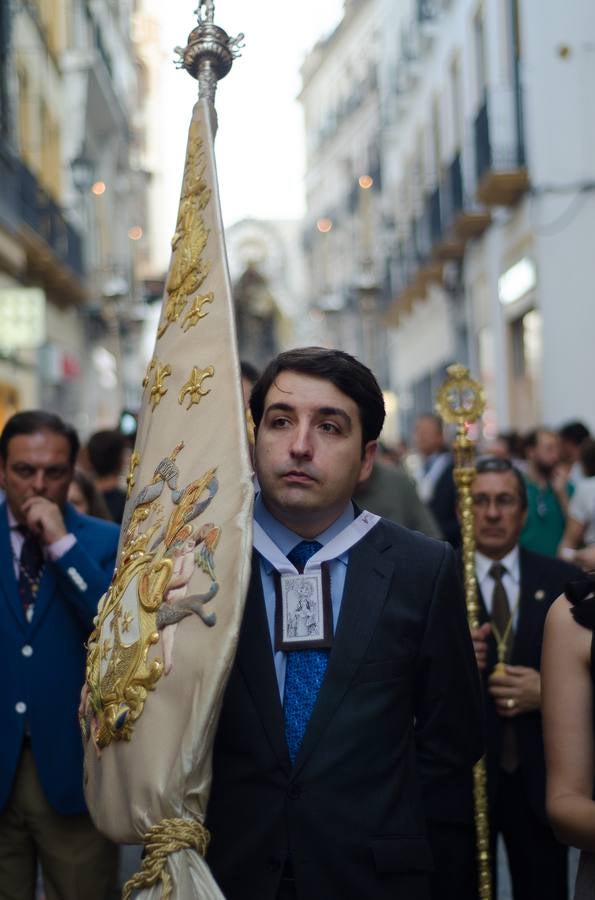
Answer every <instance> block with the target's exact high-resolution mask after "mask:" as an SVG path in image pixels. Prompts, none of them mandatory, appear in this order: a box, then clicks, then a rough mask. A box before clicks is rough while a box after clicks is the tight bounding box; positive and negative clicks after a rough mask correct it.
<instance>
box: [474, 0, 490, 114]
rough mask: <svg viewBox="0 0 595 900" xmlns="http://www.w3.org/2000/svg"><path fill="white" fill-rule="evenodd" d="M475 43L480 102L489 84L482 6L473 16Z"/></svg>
mask: <svg viewBox="0 0 595 900" xmlns="http://www.w3.org/2000/svg"><path fill="white" fill-rule="evenodd" d="M473 45H474V53H475V75H476V83H477V89H478V93H479V101H480V103H481V102H482V101H483V98H484V96H485V92H486V86H487V64H486V44H485V23H484V16H483V8H482V7H480V8H479V9H478V10H477V12H476V14H475V16H474V18H473Z"/></svg>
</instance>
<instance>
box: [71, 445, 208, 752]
mask: <svg viewBox="0 0 595 900" xmlns="http://www.w3.org/2000/svg"><path fill="white" fill-rule="evenodd" d="M183 447H184V444H183V443H179V444H178V445H177V446H176V447H175V449H174V450H173V451H172V453H171V454H170V456H168V457H166V458H165V459H162V460H161V461H160V463H159V464H158V465H157V467H156V469H155V471H154V473H153V480H152V481H151V482H150V483H149V484H147V485H145V487H143V488H142V489H141V490H140V491H139V492H138V493H137V494H136V496H133V497H132V498H131V501H130V503H129V504H128V506H127V509H126V514H125V521H124V523H123V525H122V528H123V533H124V541H123V547H122V551H121V556H120V561H119V564H118V568H117V569H116V571H115V572H114V576H113V579H112V583H111V586H110V588H109V590H108V592H107V594H106V595H105V597H104V598H103V599H102V601H101V603H100V607H99V612H98V615H97V619H96V627H95V630H94V632H93V634H92V635H91V638H90V641H89V653H88V656H87V674H86V682H85V688H84V691H83V697H82V700H81V708H80V713H79V715H80V721H81V729H82V731H83V735H84V736H85V737H89V736H92V737H93V740H94V742H95V746H96V748H97V750H98V752H99V751H100V750H101V749H102V748H103V747H106V746H107V745H108V744H109V743H111V741H112V740H130V739H131V737H132V734H133V731H134V723H135V721H136V720H137V719H138V717H139V716H140V715H141V714H142V711H143V709H144V704H145V701H146V698H147V695H148V693H149V691H152V690H154V689H155V686H156V685H157V682H158V681H159V679H160V678H161V677H162V675H163V674H165V675H167V674H168V672H169V671H170V670H171V668H172V666H173V649H174V636H175V632H176V628H177V626H178V623H179V622H181V621H182V620H183V619H185V618H187V617H188V616H191V615H196V616H198V617H199V618H200V619H201V620H202V622H204V624H205V625H207V626H209V627H212V626H213V625H215V623H216V616H215V613H214V612H205V609H204V607H205V605H206V604H208V603H209V602H210V601H211V600H212V599H213V598H214V597H215V595H216V594H217V591H218V589H219V586H218V583H217V580H216V576H215V559H214V554H215V549H216V547H217V544H218V542H219V537H220V534H221V529H220V528H219V527H218V526H216V525H215V524H214V523H212V522H206V523H204V524H202V525H197V524H196V523H195V520H197V519H198V517H199V516H200V515H201V514H202V513H203V512H204V511H205V509H206V508H207V507H208V506H209V504H210V503H211V501H212V499H213V497H214V496H215V495H216V493H217V490H218V482H217V478H216V477H215V472H216V470H215V469H214V468H213V469H209V470H208V471H206V472H205V473H204V474H203V475H202V476H201V477H200V478H198V479H196V480H195V481H192V482H190V483H189V484H188V485H186V486H185V487H178V481H179V477H180V470H179V467H178V465H177V462H176V457H177V456H178V454H179V453H180V452H181V450H182V449H183ZM166 499H169V501H170V507H171V510H170V513H169V515H168V516H165V515H164V513H163V507H162V502H163V501H165V500H166ZM200 572H202V573H203V575H200V574H198V573H200ZM195 576H196V577H197V578H199V579H203V578H204V576H206V585H205V586H206V590H205V591H202V592H201V593H195V592H193V593H189V590H190V581H191V579H192V578H194V577H195ZM160 641H161V645H162V648H161V649H162V655H161V657H160V658H153V659H149V650H150V649H151V647H152V646H153V645H154V644H157V643H158V642H160Z"/></svg>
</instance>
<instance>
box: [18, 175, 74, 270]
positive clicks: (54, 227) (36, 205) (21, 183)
mask: <svg viewBox="0 0 595 900" xmlns="http://www.w3.org/2000/svg"><path fill="white" fill-rule="evenodd" d="M15 164H16V172H17V184H18V193H19V206H20V215H21V221H22V222H23V223H24V224H25V225H28V226H29V228H31V229H32V230H33V231H34V232H35V234H36V235H37V236H38V237H40V238H42V240H43V241H44V242H45V243H46V244H47V245H48V247H49V248H50V250H51V251H52V254H53V256H54V257H55V258H56V260H57V261H58V262H59V263H62V264H63V265H65V266H68V268H69V269H71V270H72V271H73V272H74V273H75V274H76V275H79V276H81V277H82V276H83V275H84V274H85V272H84V265H83V248H82V240H81V237H80V235H79V234H78V232H77V231H75V229H74V228H73V227H72V225H70V224H69V223H68V222H67V221H66V219H65V218H64V214H63V212H62V210H61V208H60V207H59V206H58V205H57V203H55V202H54V201H53V200H52V198H51V197H50V196H49V194H48V193H47V192H46V191H45V190H44V189H43V188H42V187H41V185H40V184H39V182H38V181H37V178H36V177H35V175H33V173H32V172H30V171H29V169H28V168H27V167H26V166H25V165H24V163H22V162H21V161H20V160H17V161H15Z"/></svg>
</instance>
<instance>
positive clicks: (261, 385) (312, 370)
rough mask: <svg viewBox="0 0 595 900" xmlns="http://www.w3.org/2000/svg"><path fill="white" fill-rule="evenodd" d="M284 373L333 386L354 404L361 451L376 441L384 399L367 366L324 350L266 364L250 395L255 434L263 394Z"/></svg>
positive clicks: (301, 351) (289, 354)
mask: <svg viewBox="0 0 595 900" xmlns="http://www.w3.org/2000/svg"><path fill="white" fill-rule="evenodd" d="M286 371H291V372H299V373H300V374H301V375H311V376H312V377H313V378H324V379H325V380H326V381H330V382H331V384H334V386H335V387H336V388H338V389H339V390H340V391H342V392H343V393H344V394H346V395H347V396H348V397H350V398H351V399H352V400H353V401H354V402H355V403H356V404H357V407H358V409H359V413H360V419H361V425H362V449H363V446H365V445H366V444H367V443H368V441H374V440H376V438H377V437H378V435H379V434H380V432H381V431H382V426H383V424H384V417H385V414H386V413H385V409H384V397H383V396H382V391H381V390H380V386H379V385H378V382H377V381H376V378H375V377H374V375H373V374H372V372H371V371H370V369H368V367H367V366H365V365H364V364H363V363H361V362H359V360H357V359H355V357H354V356H350V355H349V353H344V352H343V350H327V349H325V348H324V347H298V348H297V349H295V350H288V351H287V352H285V353H280V354H279V356H276V357H275V359H273V360H272V361H271V362H270V363H269V364H268V366H267V367H266V369H265V370H264V372H263V373H262V375H261V376H260V378H259V379H258V381H257V382H256V384H255V385H254V387H253V388H252V394H251V395H250V410H251V412H252V418H253V419H254V425H255V426H256V429H257V430H258V426H259V425H260V421H261V419H262V415H263V412H264V401H265V397H266V395H267V391H268V390H269V388H270V387H271V386H272V385H273V384H274V382H275V379H276V378H277V376H278V375H280V374H281V372H286Z"/></svg>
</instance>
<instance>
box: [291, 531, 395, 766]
mask: <svg viewBox="0 0 595 900" xmlns="http://www.w3.org/2000/svg"><path fill="white" fill-rule="evenodd" d="M391 546H393V545H392V541H390V540H388V539H385V538H384V537H383V536H382V532H381V530H380V529H379V528H378V526H376V528H374V529H373V530H372V531H371V532H369V534H368V535H367V536H366V537H365V538H364V539H363V540H362V541H360V542H359V544H357V545H356V546H355V547H353V549H352V550H351V551H350V553H349V565H348V569H347V577H346V580H345V589H344V591H343V598H342V601H341V612H340V614H339V621H338V623H337V628H336V631H335V639H334V643H333V649H332V651H331V655H330V659H329V664H328V669H327V671H326V674H325V677H324V681H323V683H322V686H321V688H320V693H319V694H318V698H317V701H316V705H315V706H314V710H313V712H312V716H311V718H310V721H309V723H308V727H307V728H306V733H305V735H304V740H303V743H302V746H301V747H300V750H299V753H298V756H297V759H296V761H295V771H297V770H299V769H301V768H302V767H303V765H304V763H305V761H306V760H307V758H308V756H309V755H310V753H311V752H312V750H313V748H314V747H315V745H316V743H317V742H318V741H319V740H320V738H321V737H322V735H323V733H324V731H325V729H326V726H327V724H328V722H329V721H330V718H331V716H332V715H333V713H334V711H335V710H336V708H337V706H338V705H339V703H340V702H341V700H342V698H343V695H344V694H345V691H346V690H347V688H348V687H349V684H350V682H351V680H352V678H353V676H354V674H355V671H356V669H357V667H358V666H359V664H360V662H361V660H362V658H363V656H364V654H365V652H366V648H367V646H368V644H369V642H370V638H371V637H372V634H373V632H374V629H375V628H376V626H377V624H378V619H379V616H380V614H381V612H382V609H383V607H384V604H385V602H386V598H387V594H388V588H389V585H390V583H391V579H392V577H393V573H394V570H395V568H397V569H400V567H401V565H402V566H403V567H404V566H405V565H406V559H405V557H404V555H403V557H400V556H399V554H398V550H397V554H396V557H395V556H393V558H392V559H388V558H387V557H386V556H385V555H384V554H385V551H386V550H387V549H388V548H390V547H391Z"/></svg>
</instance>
